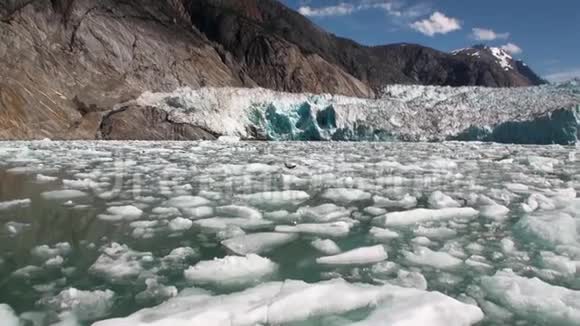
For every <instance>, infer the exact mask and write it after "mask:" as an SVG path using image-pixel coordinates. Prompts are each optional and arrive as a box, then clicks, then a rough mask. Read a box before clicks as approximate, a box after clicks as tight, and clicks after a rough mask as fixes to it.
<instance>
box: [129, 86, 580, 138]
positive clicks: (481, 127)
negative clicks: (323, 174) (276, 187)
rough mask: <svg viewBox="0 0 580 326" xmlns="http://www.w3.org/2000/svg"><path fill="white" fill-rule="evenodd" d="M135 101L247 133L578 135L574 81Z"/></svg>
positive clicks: (161, 96) (215, 128)
mask: <svg viewBox="0 0 580 326" xmlns="http://www.w3.org/2000/svg"><path fill="white" fill-rule="evenodd" d="M135 102H136V104H137V105H139V106H151V107H156V108H159V109H162V110H164V111H166V112H167V113H168V115H169V119H170V120H171V121H173V122H176V123H188V124H192V125H195V126H199V127H201V128H204V129H206V130H208V131H210V132H212V133H214V134H216V135H222V136H233V137H240V138H241V139H245V140H252V139H256V140H294V141H328V140H333V141H444V140H461V141H488V142H499V143H517V144H560V145H570V144H575V143H576V142H577V141H578V138H579V130H578V123H579V121H580V87H579V86H578V84H577V83H567V84H559V85H543V86H536V87H525V88H485V87H439V86H415V85H390V86H386V87H385V88H384V89H383V91H382V94H381V95H380V96H379V97H378V98H376V99H365V98H353V97H346V96H340V95H331V94H306V93H300V94H295V93H284V92H277V91H272V90H267V89H262V88H251V89H249V88H201V89H195V90H194V89H190V88H181V89H177V90H175V91H174V92H171V93H151V92H146V93H143V94H142V95H141V96H140V97H139V98H138V99H137V100H135Z"/></svg>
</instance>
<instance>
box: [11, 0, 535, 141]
mask: <svg viewBox="0 0 580 326" xmlns="http://www.w3.org/2000/svg"><path fill="white" fill-rule="evenodd" d="M498 67H499V66H497V65H495V64H493V63H489V62H488V63H486V62H483V61H481V60H477V58H474V57H471V56H466V55H454V54H446V53H442V52H439V51H436V50H433V49H429V48H425V47H421V46H418V45H390V46H384V47H365V46H362V45H359V44H356V43H355V42H353V41H350V40H345V39H341V38H338V37H335V36H334V35H332V34H329V33H327V32H325V31H323V30H321V29H320V28H319V27H317V26H316V25H314V24H313V23H311V22H310V21H309V20H307V19H306V18H304V17H302V16H301V15H299V14H298V13H296V12H295V11H292V10H290V9H289V8H286V7H285V6H283V5H282V4H280V3H278V2H276V1H273V0H259V1H258V0H124V1H118V0H98V1H97V0H0V76H2V78H1V79H0V139H37V138H44V137H49V138H59V139H94V138H96V137H103V138H105V139H109V138H115V137H114V135H117V136H119V137H122V138H123V137H124V138H139V137H141V136H142V137H146V138H151V137H154V138H155V139H157V138H164V137H169V138H172V139H173V138H175V139H191V138H200V137H201V138H211V137H213V136H214V135H210V134H207V133H206V132H204V131H203V130H197V129H196V126H189V127H187V126H173V125H168V124H171V122H170V121H168V120H164V119H163V113H161V112H152V111H151V110H154V109H151V108H150V109H148V110H149V111H147V112H138V113H132V112H127V110H126V109H125V110H116V111H112V112H111V110H112V109H118V106H119V104H120V103H123V102H126V101H128V100H131V99H134V98H136V97H137V96H138V95H140V94H141V93H143V92H144V91H153V92H167V91H172V90H174V89H176V88H179V87H184V86H189V87H192V88H199V87H203V86H237V87H255V86H262V87H265V88H271V89H275V90H283V91H289V92H312V93H323V92H328V93H335V94H343V95H350V96H358V97H374V96H375V94H376V93H377V91H378V90H380V89H381V88H382V87H383V86H384V85H385V84H391V83H407V84H409V83H413V84H434V85H485V86H523V85H531V84H537V83H539V82H540V79H539V78H538V80H535V79H534V78H530V74H531V76H532V77H533V76H535V75H534V74H533V72H531V70H530V71H529V72H528V73H527V74H523V73H521V72H520V71H519V70H518V69H513V70H510V71H505V70H503V69H501V67H499V68H498ZM117 114H118V116H115V115H117ZM131 119H132V120H131ZM143 119H145V120H147V119H153V120H151V121H149V122H147V123H145V124H144V125H143V128H145V126H147V128H155V127H156V126H157V124H155V123H153V122H155V121H162V123H161V122H160V123H159V126H160V127H159V128H160V130H159V131H158V132H153V133H147V132H135V136H134V137H130V136H131V135H128V134H127V131H126V130H117V129H115V128H128V126H132V128H137V129H138V128H139V124H136V123H135V121H143ZM123 120H124V121H125V122H123ZM152 121H153V122H152ZM113 122H114V123H113ZM192 128H193V129H192Z"/></svg>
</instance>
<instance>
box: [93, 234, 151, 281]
mask: <svg viewBox="0 0 580 326" xmlns="http://www.w3.org/2000/svg"><path fill="white" fill-rule="evenodd" d="M150 255H151V254H150V253H141V252H136V251H133V250H131V249H129V247H127V246H126V245H120V244H118V243H112V244H110V245H109V246H108V247H106V248H104V250H103V253H102V254H101V256H99V258H98V259H97V260H96V261H95V263H94V264H93V265H92V266H91V267H90V268H89V272H90V273H92V274H95V275H98V276H102V277H104V278H106V279H108V280H110V281H111V282H112V283H122V282H124V281H126V280H129V279H132V278H136V277H138V276H139V275H140V274H141V273H142V272H143V271H144V268H143V266H142V263H141V260H142V259H143V258H144V257H148V256H150Z"/></svg>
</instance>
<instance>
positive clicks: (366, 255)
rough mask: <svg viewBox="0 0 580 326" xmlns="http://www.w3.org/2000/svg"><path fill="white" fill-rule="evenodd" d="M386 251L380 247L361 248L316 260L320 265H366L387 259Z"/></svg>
mask: <svg viewBox="0 0 580 326" xmlns="http://www.w3.org/2000/svg"><path fill="white" fill-rule="evenodd" d="M388 257H389V256H388V255H387V251H386V250H385V247H383V246H382V245H376V246H373V247H362V248H356V249H353V250H349V251H346V252H344V253H341V254H338V255H334V256H326V257H320V258H316V262H317V263H318V264H321V265H368V264H373V263H378V262H380V261H383V260H385V259H387V258H388Z"/></svg>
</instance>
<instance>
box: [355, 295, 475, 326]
mask: <svg viewBox="0 0 580 326" xmlns="http://www.w3.org/2000/svg"><path fill="white" fill-rule="evenodd" d="M416 291H417V292H415V293H409V295H407V296H403V297H398V296H396V295H395V296H394V297H393V298H392V299H390V300H387V301H386V302H383V303H382V304H381V306H380V307H379V308H378V309H376V310H375V311H374V312H372V313H371V314H370V315H369V316H368V317H367V318H366V319H365V320H363V321H360V322H356V323H352V324H351V326H382V325H396V326H419V325H421V326H423V325H429V326H468V325H475V324H477V323H478V322H480V321H481V320H482V319H483V317H484V315H483V312H482V311H481V309H479V308H478V307H477V306H473V305H469V304H465V303H462V302H459V301H457V300H455V299H453V298H450V297H448V296H445V295H443V294H441V293H439V292H419V290H416Z"/></svg>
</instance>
